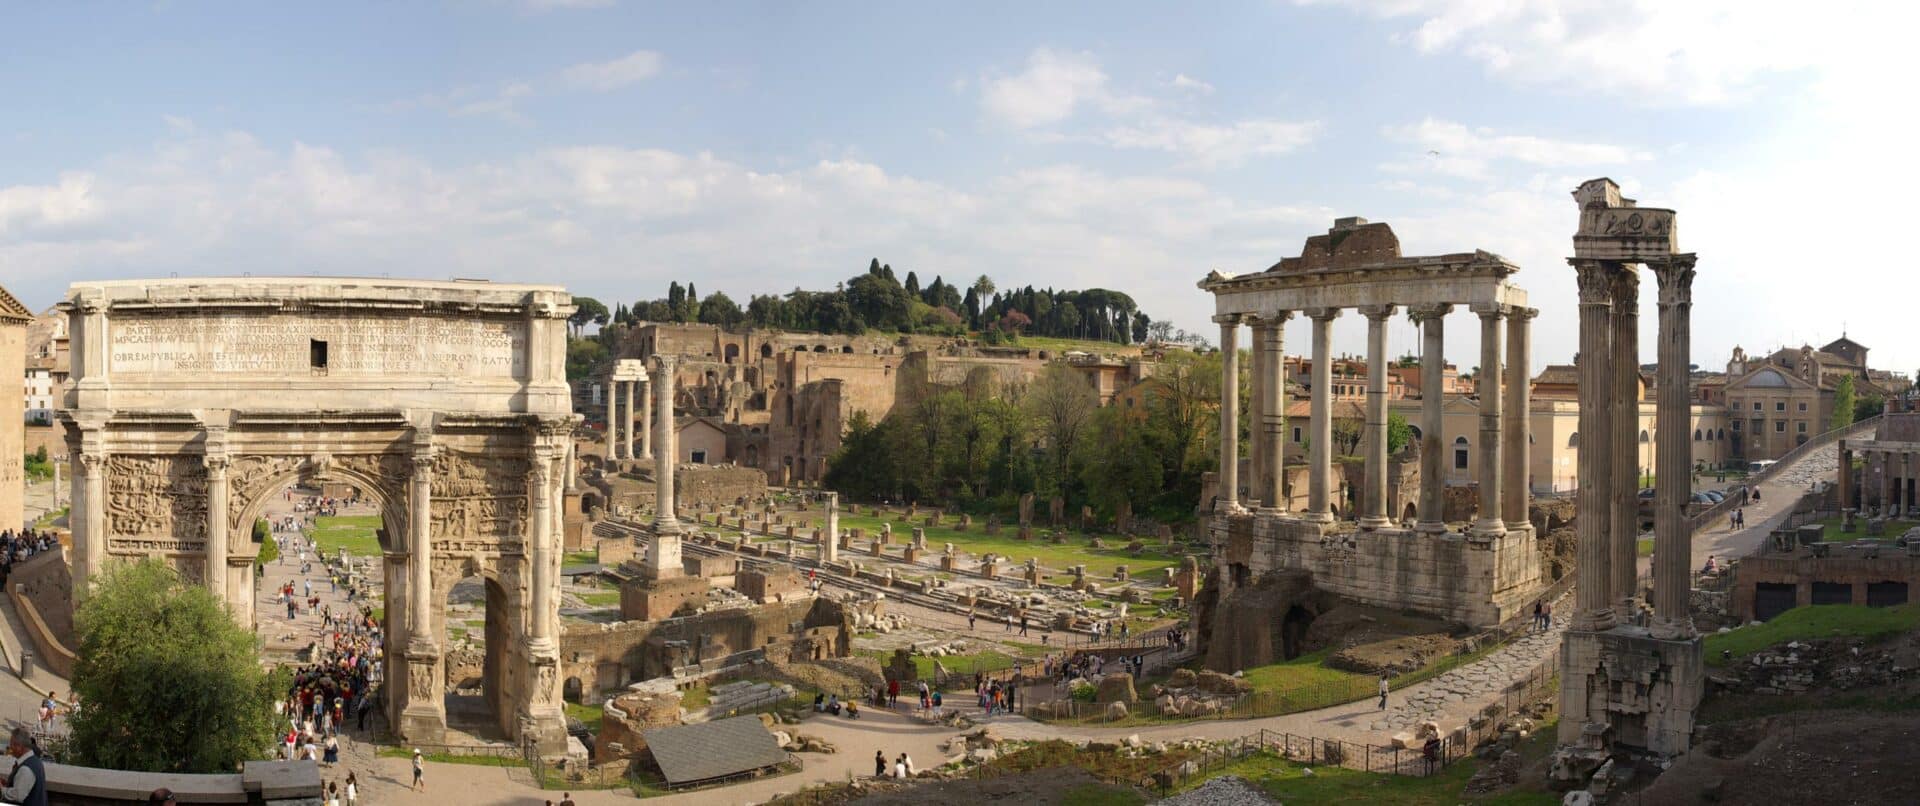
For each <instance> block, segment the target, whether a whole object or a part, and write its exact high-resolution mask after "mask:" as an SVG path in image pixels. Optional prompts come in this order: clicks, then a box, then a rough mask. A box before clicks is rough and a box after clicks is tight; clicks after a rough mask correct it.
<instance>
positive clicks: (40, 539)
mask: <svg viewBox="0 0 1920 806" xmlns="http://www.w3.org/2000/svg"><path fill="white" fill-rule="evenodd" d="M58 545H60V544H59V543H58V542H57V541H55V540H54V537H53V535H52V533H49V532H35V531H33V530H32V529H21V530H20V531H18V532H15V531H13V530H12V529H8V530H6V531H4V532H0V584H4V583H5V582H6V579H7V575H8V574H11V573H12V572H13V566H14V565H16V564H19V563H23V562H26V561H27V558H29V557H32V556H33V555H35V554H39V553H40V552H43V551H48V550H50V549H53V548H54V547H56V546H58Z"/></svg>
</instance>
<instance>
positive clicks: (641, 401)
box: [607, 378, 653, 460]
mask: <svg viewBox="0 0 1920 806" xmlns="http://www.w3.org/2000/svg"><path fill="white" fill-rule="evenodd" d="M645 383H646V380H644V379H641V380H629V379H622V378H608V379H607V458H609V459H641V460H646V459H652V458H653V436H652V434H653V431H652V429H650V428H648V427H647V425H648V423H650V422H652V420H653V415H652V413H651V411H650V409H651V408H652V407H651V406H650V405H649V404H648V401H647V396H646V393H645V392H643V391H641V388H640V387H641V386H642V385H643V384H645ZM622 392H624V393H625V396H626V405H625V406H624V407H623V406H621V405H619V401H620V397H621V394H622ZM636 398H637V400H636ZM636 404H637V405H638V406H639V407H640V411H639V415H638V416H635V414H634V406H635V405H636ZM622 412H624V413H625V414H626V417H624V418H622V417H621V416H620V414H621V413H622ZM636 423H637V425H636ZM636 431H637V432H639V435H640V453H639V454H635V453H634V452H633V437H634V432H636Z"/></svg>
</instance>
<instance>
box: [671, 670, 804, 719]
mask: <svg viewBox="0 0 1920 806" xmlns="http://www.w3.org/2000/svg"><path fill="white" fill-rule="evenodd" d="M708 692H709V693H710V694H711V695H712V699H711V700H710V701H709V702H708V703H707V707H705V708H702V709H700V710H698V711H692V712H689V713H688V714H687V723H688V724H692V723H695V722H707V721H711V720H715V719H724V718H726V717H727V716H728V715H729V714H735V713H746V712H748V711H755V710H759V709H761V708H765V707H767V706H770V705H773V704H774V703H777V702H780V701H781V700H784V699H787V698H788V697H792V696H793V686H789V685H787V684H785V683H762V682H757V681H753V680H736V681H734V682H732V683H721V684H720V685H717V686H714V687H712V688H711V689H709V690H708Z"/></svg>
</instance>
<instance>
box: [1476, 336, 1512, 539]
mask: <svg viewBox="0 0 1920 806" xmlns="http://www.w3.org/2000/svg"><path fill="white" fill-rule="evenodd" d="M1476 313H1478V314H1480V370H1479V371H1478V372H1476V373H1474V383H1475V385H1477V386H1478V387H1479V392H1480V518H1479V520H1477V521H1475V522H1474V524H1473V535H1474V536H1475V537H1478V538H1484V539H1491V538H1495V537H1499V536H1501V535H1504V534H1506V533H1507V522H1506V519H1505V518H1503V517H1501V515H1500V499H1501V495H1500V473H1501V471H1502V470H1504V469H1505V468H1504V467H1502V465H1503V464H1504V463H1505V459H1504V458H1503V457H1502V456H1501V455H1500V319H1501V317H1502V315H1503V312H1502V311H1501V310H1500V309H1499V308H1489V309H1483V310H1480V311H1476Z"/></svg>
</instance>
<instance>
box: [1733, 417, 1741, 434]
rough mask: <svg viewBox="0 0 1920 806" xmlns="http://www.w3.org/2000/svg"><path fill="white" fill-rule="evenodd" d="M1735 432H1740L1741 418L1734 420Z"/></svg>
mask: <svg viewBox="0 0 1920 806" xmlns="http://www.w3.org/2000/svg"><path fill="white" fill-rule="evenodd" d="M1733 433H1736V434H1738V433H1740V421H1739V420H1734V421H1733Z"/></svg>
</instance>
